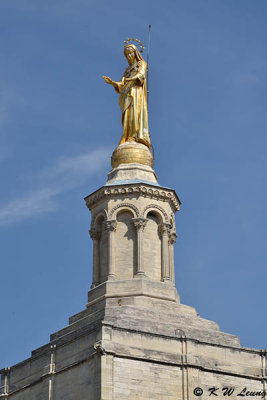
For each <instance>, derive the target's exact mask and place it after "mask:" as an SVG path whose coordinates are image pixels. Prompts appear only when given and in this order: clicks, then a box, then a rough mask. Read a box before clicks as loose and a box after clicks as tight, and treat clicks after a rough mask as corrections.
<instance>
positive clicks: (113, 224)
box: [105, 219, 117, 279]
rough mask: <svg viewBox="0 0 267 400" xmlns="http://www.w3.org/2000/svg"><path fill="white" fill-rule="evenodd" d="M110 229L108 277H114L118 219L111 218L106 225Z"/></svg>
mask: <svg viewBox="0 0 267 400" xmlns="http://www.w3.org/2000/svg"><path fill="white" fill-rule="evenodd" d="M105 228H106V230H107V231H108V279H114V278H115V276H116V274H115V255H114V233H115V231H116V228H117V221H116V220H115V219H110V220H108V221H106V225H105Z"/></svg>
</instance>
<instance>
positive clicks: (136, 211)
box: [109, 203, 140, 218]
mask: <svg viewBox="0 0 267 400" xmlns="http://www.w3.org/2000/svg"><path fill="white" fill-rule="evenodd" d="M119 208H125V209H127V208H128V209H131V210H133V211H134V213H135V217H139V215H140V213H139V210H138V208H137V207H135V206H134V205H133V204H131V203H121V204H118V205H117V206H115V207H113V208H112V210H111V211H110V213H109V218H112V216H113V214H114V213H115V211H117V210H118V209H119Z"/></svg>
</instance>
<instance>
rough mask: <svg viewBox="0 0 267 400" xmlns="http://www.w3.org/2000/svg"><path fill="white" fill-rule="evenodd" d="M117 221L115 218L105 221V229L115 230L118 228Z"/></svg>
mask: <svg viewBox="0 0 267 400" xmlns="http://www.w3.org/2000/svg"><path fill="white" fill-rule="evenodd" d="M117 224H118V223H117V221H116V220H115V219H110V220H107V221H106V223H105V229H106V230H107V231H109V232H115V231H116V228H117Z"/></svg>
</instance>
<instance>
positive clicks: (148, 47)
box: [146, 24, 151, 112]
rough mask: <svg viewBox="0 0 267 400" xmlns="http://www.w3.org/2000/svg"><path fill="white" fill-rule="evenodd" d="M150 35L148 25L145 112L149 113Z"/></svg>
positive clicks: (149, 26)
mask: <svg viewBox="0 0 267 400" xmlns="http://www.w3.org/2000/svg"><path fill="white" fill-rule="evenodd" d="M150 34H151V25H150V24H149V25H148V45H147V59H146V63H147V110H148V112H149V108H148V99H149V53H150Z"/></svg>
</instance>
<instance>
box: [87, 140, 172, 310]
mask: <svg viewBox="0 0 267 400" xmlns="http://www.w3.org/2000/svg"><path fill="white" fill-rule="evenodd" d="M134 146H135V151H136V153H135V154H137V153H138V156H137V160H138V161H139V158H138V157H139V154H140V153H139V152H142V154H144V153H145V152H146V151H147V152H149V150H148V149H147V147H146V146H144V145H142V144H137V143H136V144H133V143H129V144H128V143H126V144H124V145H120V146H119V147H120V148H121V147H122V148H123V147H124V159H125V154H126V153H127V151H129V153H130V155H131V157H130V159H131V160H132V161H136V158H133V153H134V152H133V150H134ZM146 149H147V150H146ZM125 150H126V151H125ZM116 151H117V153H119V151H118V150H117V149H116ZM114 153H115V152H114ZM149 153H150V152H149ZM150 154H151V153H150ZM146 159H147V160H148V163H147V164H150V160H149V157H147V158H146ZM112 163H113V164H114V158H113V162H112ZM116 165H117V167H115V168H113V169H112V171H111V172H110V173H109V174H108V180H107V183H106V185H105V186H103V187H102V188H100V189H99V190H97V191H96V192H94V193H92V194H91V195H89V196H87V197H86V198H85V201H86V204H87V207H88V208H89V209H90V211H91V213H92V220H91V221H92V222H91V228H90V231H89V232H90V235H91V238H92V240H93V243H94V247H93V248H94V250H93V251H94V255H93V282H92V286H91V291H90V292H89V297H88V304H90V303H91V301H96V299H97V297H98V294H100V293H101V296H100V295H99V297H101V298H102V297H103V296H106V297H112V296H114V297H118V296H120V297H124V296H141V295H145V296H149V297H154V298H159V299H162V298H164V299H168V300H170V301H174V302H179V296H178V294H177V291H176V289H175V283H174V257H173V244H174V242H175V239H176V229H175V219H174V214H175V212H176V211H177V210H179V208H180V200H179V198H178V196H177V194H176V193H175V191H174V190H172V189H168V188H165V187H162V186H160V185H159V184H158V182H157V176H156V174H155V172H154V170H153V169H152V167H151V166H150V165H146V164H145V163H144V164H140V163H136V162H131V163H119V164H118V162H116Z"/></svg>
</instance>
